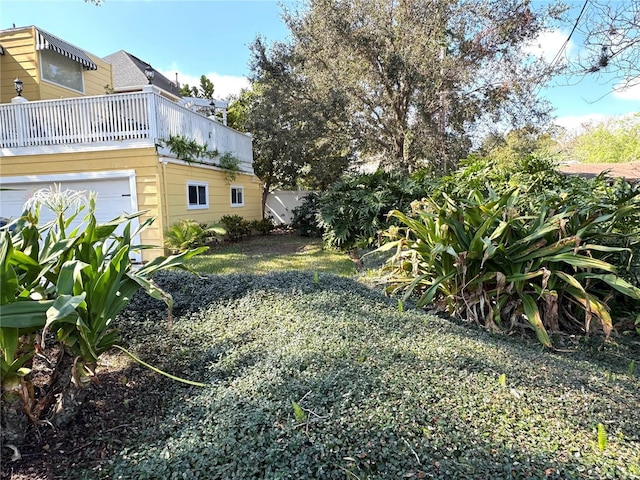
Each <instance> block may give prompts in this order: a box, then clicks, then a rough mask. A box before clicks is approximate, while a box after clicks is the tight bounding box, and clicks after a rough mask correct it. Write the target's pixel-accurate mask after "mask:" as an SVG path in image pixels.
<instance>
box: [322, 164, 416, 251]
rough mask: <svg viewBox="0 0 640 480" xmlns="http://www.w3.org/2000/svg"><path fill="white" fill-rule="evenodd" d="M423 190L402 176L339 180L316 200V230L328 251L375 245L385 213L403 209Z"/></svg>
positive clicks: (385, 224) (384, 222)
mask: <svg viewBox="0 0 640 480" xmlns="http://www.w3.org/2000/svg"><path fill="white" fill-rule="evenodd" d="M422 194H423V188H422V187H421V186H420V185H418V184H417V183H416V182H415V181H413V180H412V179H409V178H407V177H406V176H401V175H394V174H389V173H386V172H383V171H382V170H378V171H377V172H376V173H373V174H359V175H350V176H345V177H343V178H342V179H341V180H340V181H338V182H336V183H334V184H332V185H331V186H330V188H329V189H328V190H326V191H325V192H322V193H321V194H320V196H319V198H318V200H317V202H318V207H317V208H318V213H317V222H318V226H319V227H320V228H322V229H323V230H324V234H323V238H324V240H325V242H326V244H327V245H328V246H330V247H336V248H340V249H343V250H350V249H353V248H364V247H369V246H372V245H379V242H380V233H381V231H382V230H383V229H384V228H386V226H387V220H386V217H387V213H389V211H390V210H392V209H394V208H400V209H402V208H406V207H408V206H409V204H410V202H411V201H412V200H414V199H415V198H420V197H421V196H422Z"/></svg>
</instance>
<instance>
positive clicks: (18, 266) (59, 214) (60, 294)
mask: <svg viewBox="0 0 640 480" xmlns="http://www.w3.org/2000/svg"><path fill="white" fill-rule="evenodd" d="M42 205H45V206H46V207H48V208H50V209H51V210H53V211H54V213H55V215H56V218H55V220H53V221H51V222H49V223H46V224H44V225H39V212H40V208H41V206H42ZM27 207H28V208H27V209H26V210H25V213H24V215H23V216H22V217H21V218H20V219H18V220H17V221H15V222H13V223H12V224H11V225H8V226H7V227H5V228H3V229H2V230H0V272H1V273H2V277H1V280H0V282H1V284H0V292H1V293H0V348H1V349H2V358H1V360H0V368H1V373H2V402H3V409H2V410H3V418H2V420H3V429H4V430H5V432H7V431H9V430H11V428H9V427H10V426H11V424H12V418H11V417H12V416H13V415H15V414H16V413H19V412H20V411H21V410H23V411H25V412H26V413H27V415H28V416H29V417H30V418H31V420H32V421H37V420H38V418H39V416H40V414H41V413H42V412H44V411H46V410H47V408H48V405H47V403H48V402H49V401H50V400H51V397H52V395H50V394H51V392H47V394H46V395H43V396H41V397H40V400H36V399H35V397H34V392H33V387H32V386H31V383H30V379H29V375H30V365H31V362H32V359H33V357H34V355H36V354H38V355H41V356H45V355H46V353H47V352H46V348H47V346H46V345H45V341H46V340H47V339H48V338H49V337H50V334H49V333H50V332H51V333H55V336H56V339H57V341H58V342H59V344H60V345H61V349H60V352H61V354H60V356H59V357H58V358H57V359H52V358H49V359H47V361H48V362H50V363H51V364H52V365H55V367H54V368H55V369H56V375H55V376H57V377H58V379H59V380H58V384H57V385H56V386H52V387H51V388H52V389H54V388H57V389H59V390H60V392H59V393H60V394H59V395H58V403H59V404H58V406H57V409H56V410H57V411H63V410H64V409H66V408H67V407H70V408H73V405H71V404H70V403H73V402H71V399H76V398H77V397H78V396H77V395H76V392H75V390H78V389H82V388H83V387H86V386H87V385H88V384H89V382H91V381H92V380H93V377H94V375H95V369H96V364H97V361H98V358H99V357H100V355H101V354H102V353H104V352H106V351H108V350H110V349H111V348H113V347H114V346H117V342H118V339H119V338H118V331H117V329H116V328H115V326H114V321H115V319H116V316H117V315H118V313H120V312H121V311H122V310H123V309H124V308H125V306H126V305H127V304H128V303H129V301H130V299H131V297H132V295H133V294H134V293H135V292H136V291H137V290H139V289H141V288H142V289H143V290H145V291H146V292H147V293H148V294H149V295H151V296H152V297H154V298H157V299H160V300H163V301H164V302H165V303H166V304H167V306H168V307H169V321H170V320H171V313H170V311H171V305H172V298H171V296H170V295H168V294H166V293H165V292H163V291H162V290H161V289H160V288H158V287H157V286H156V285H155V284H154V283H153V281H152V279H151V276H152V274H153V273H155V272H157V271H160V270H164V269H167V268H171V267H182V266H183V263H184V262H185V261H186V260H187V259H189V258H191V257H193V256H194V255H196V254H198V253H200V252H201V251H203V250H204V249H197V250H190V251H187V252H184V253H182V254H180V255H175V256H171V257H166V258H165V257H159V258H156V259H154V260H153V261H151V262H148V263H146V264H145V265H144V266H142V267H141V268H138V269H135V268H133V265H132V263H131V258H130V257H131V255H132V253H133V252H134V251H137V250H140V249H142V248H145V247H143V246H140V245H136V244H134V238H136V236H137V235H138V233H140V231H142V230H143V229H144V228H146V227H147V226H148V225H149V224H150V223H151V222H152V221H153V219H147V220H145V221H143V222H141V224H140V225H139V227H137V228H134V224H135V223H137V221H138V219H139V218H140V217H141V215H142V214H143V212H138V213H135V214H132V215H123V216H121V217H118V218H116V219H114V220H112V221H110V222H107V223H104V224H99V223H98V222H97V220H96V217H95V209H96V200H95V198H94V197H90V198H89V199H86V198H85V197H84V196H83V195H82V193H81V192H73V191H65V192H62V191H60V189H59V188H58V189H56V190H49V191H39V192H38V193H37V195H36V196H35V197H34V199H32V201H31V203H30V204H28V206H27ZM84 209H87V214H86V216H85V217H84V220H83V221H82V222H81V223H80V224H79V225H78V226H73V222H74V221H75V220H76V219H77V218H78V216H79V214H80V213H81V212H82V211H83V210H84ZM67 212H69V213H67ZM76 223H77V222H76ZM76 403H77V402H76ZM20 404H21V408H18V407H19V406H20ZM17 423H19V422H17ZM9 433H11V432H9ZM20 433H21V432H16V431H14V432H13V433H12V435H13V436H14V437H16V438H19V436H20Z"/></svg>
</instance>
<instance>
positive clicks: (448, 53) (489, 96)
mask: <svg viewBox="0 0 640 480" xmlns="http://www.w3.org/2000/svg"><path fill="white" fill-rule="evenodd" d="M562 10H563V8H562V6H560V5H558V3H556V2H550V3H548V4H545V5H544V6H542V5H534V4H533V3H528V4H527V5H526V7H525V6H524V5H523V4H515V3H513V2H503V1H498V0H489V1H483V2H479V3H478V2H473V3H469V2H466V1H447V2H411V3H410V4H403V3H398V2H394V1H390V0H351V1H348V2H344V1H342V0H317V1H313V2H309V4H308V8H301V9H291V10H290V11H287V12H286V13H285V15H284V20H285V22H286V24H287V26H288V27H289V28H290V30H291V49H292V51H293V55H291V56H292V57H293V58H294V59H296V60H297V61H298V62H299V64H300V71H299V72H298V71H296V73H298V76H299V77H302V78H305V79H309V83H310V84H311V85H312V87H313V88H314V92H313V93H314V95H313V96H312V97H311V98H314V99H318V98H320V99H325V98H329V99H333V98H337V99H338V100H339V101H340V102H341V105H342V113H341V116H340V117H339V118H337V119H335V120H334V121H335V122H343V123H346V126H347V129H348V132H349V134H350V140H351V143H352V144H353V145H354V146H355V150H356V151H357V152H358V153H359V155H360V157H364V158H366V157H374V158H380V157H382V159H383V162H384V164H383V167H384V168H385V169H386V168H390V169H396V170H401V171H404V172H405V173H407V172H411V171H413V170H415V169H416V168H419V167H420V166H422V165H424V164H429V165H430V166H431V167H435V168H436V169H439V170H441V171H446V170H447V168H448V166H450V165H455V163H456V162H457V160H458V159H459V158H461V157H463V156H464V155H465V154H466V153H467V152H468V149H469V145H470V142H469V136H470V135H469V132H470V130H471V128H470V127H471V126H473V125H478V124H484V125H486V124H487V123H489V122H493V121H494V120H495V121H496V123H499V124H503V123H505V122H511V124H512V125H514V126H516V127H517V126H520V125H523V124H531V123H538V122H539V121H540V120H541V118H544V117H545V114H547V113H548V107H547V106H546V105H545V103H546V102H545V101H544V100H543V99H541V98H540V99H539V98H535V100H533V99H534V97H535V96H533V95H531V92H532V89H535V88H536V87H537V86H538V85H539V83H540V79H541V78H542V77H541V74H542V72H547V73H548V71H549V69H552V70H555V69H556V68H558V66H557V65H550V64H549V63H548V62H545V61H544V60H542V59H536V58H534V57H533V56H532V55H527V54H525V53H524V50H525V48H524V47H525V45H527V44H528V43H529V42H530V41H531V39H532V38H536V37H537V36H538V35H539V34H540V33H541V32H543V31H545V30H546V29H547V28H549V27H550V26H551V24H552V23H553V20H554V19H557V18H558V16H559V14H560V13H561V12H562ZM483 32H484V33H486V32H493V33H495V34H493V33H492V34H491V35H485V34H484V33H483ZM285 65H287V63H285ZM487 72H492V73H491V74H490V75H487ZM532 100H533V101H532ZM298 119H299V120H298V121H300V122H304V121H306V117H305V116H301V117H298Z"/></svg>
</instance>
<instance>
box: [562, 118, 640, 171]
mask: <svg viewBox="0 0 640 480" xmlns="http://www.w3.org/2000/svg"><path fill="white" fill-rule="evenodd" d="M567 156H568V157H569V158H570V159H572V160H579V161H581V162H584V163H624V162H634V161H635V162H637V161H640V116H638V115H636V116H635V117H632V118H622V119H616V120H611V121H609V122H607V123H598V124H596V125H590V126H588V127H587V128H586V129H585V131H584V132H583V133H581V134H579V135H578V136H577V137H575V138H574V139H573V140H572V141H571V142H570V144H569V152H568V154H567Z"/></svg>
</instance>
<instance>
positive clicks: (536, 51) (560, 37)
mask: <svg viewBox="0 0 640 480" xmlns="http://www.w3.org/2000/svg"><path fill="white" fill-rule="evenodd" d="M568 36H569V33H568V32H564V31H562V30H545V31H543V32H541V33H540V34H539V35H538V36H537V37H536V38H534V39H532V40H531V41H529V42H528V44H527V45H525V47H524V53H527V54H529V55H534V56H536V57H539V58H544V59H545V60H546V61H547V62H551V61H553V59H554V58H555V56H556V55H557V54H558V52H559V51H560V49H561V48H562V45H563V44H564V42H565V41H566V40H567V37H568ZM576 50H577V48H576V44H575V43H574V42H573V41H572V40H570V41H569V43H568V44H567V47H566V49H565V51H564V54H563V55H562V57H561V58H565V59H566V58H569V57H571V56H572V55H574V54H575V53H576Z"/></svg>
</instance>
